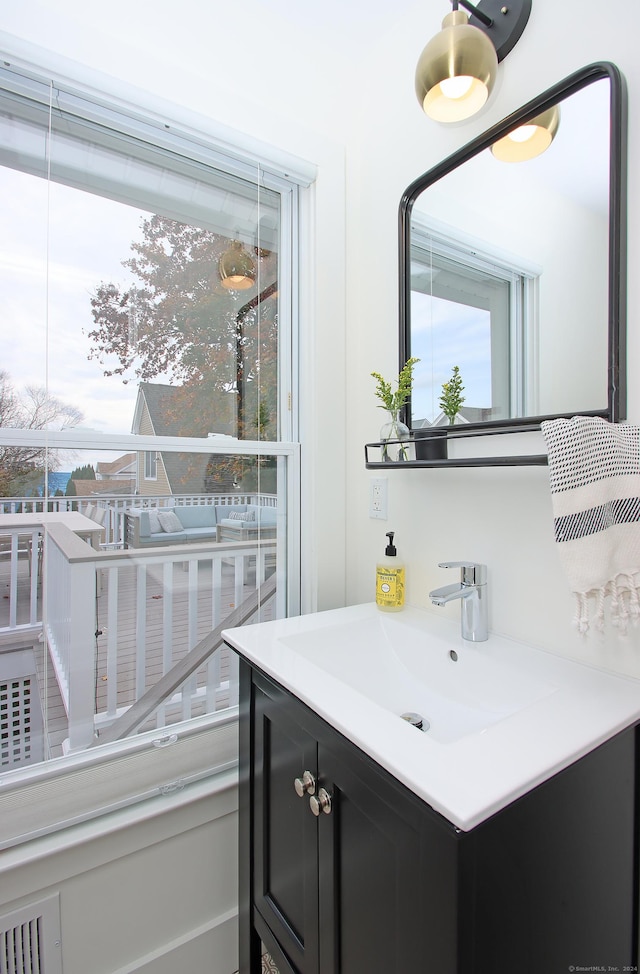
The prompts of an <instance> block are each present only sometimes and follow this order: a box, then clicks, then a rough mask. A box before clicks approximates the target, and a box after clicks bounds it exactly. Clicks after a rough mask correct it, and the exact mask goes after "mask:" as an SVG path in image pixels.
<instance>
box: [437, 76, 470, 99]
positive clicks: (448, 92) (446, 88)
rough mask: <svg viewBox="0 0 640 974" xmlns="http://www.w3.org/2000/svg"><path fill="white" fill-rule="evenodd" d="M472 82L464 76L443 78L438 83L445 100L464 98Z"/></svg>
mask: <svg viewBox="0 0 640 974" xmlns="http://www.w3.org/2000/svg"><path fill="white" fill-rule="evenodd" d="M474 80H475V79H474V78H470V77H469V76H468V75H464V74H462V75H459V76H458V77H457V78H445V79H444V80H443V81H441V82H440V91H441V92H442V94H443V95H444V96H445V98H464V96H465V95H466V94H468V93H469V91H470V90H471V86H472V85H473V82H474Z"/></svg>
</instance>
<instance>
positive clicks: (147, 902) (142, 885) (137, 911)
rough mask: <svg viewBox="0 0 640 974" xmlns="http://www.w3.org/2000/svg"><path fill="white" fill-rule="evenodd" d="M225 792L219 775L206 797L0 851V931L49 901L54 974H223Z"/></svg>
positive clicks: (230, 878) (229, 799) (227, 913)
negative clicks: (12, 917)
mask: <svg viewBox="0 0 640 974" xmlns="http://www.w3.org/2000/svg"><path fill="white" fill-rule="evenodd" d="M236 781H237V777H236V775H235V774H233V773H230V772H228V773H227V774H226V776H225V775H223V776H221V778H220V779H219V780H218V781H217V782H216V783H215V784H214V785H213V786H212V782H211V781H209V782H202V783H200V784H194V785H189V786H188V787H187V788H186V789H185V790H184V792H181V793H179V794H177V795H174V796H165V797H161V796H158V797H157V798H155V799H152V800H151V801H149V802H146V803H144V804H143V805H138V806H134V807H133V808H132V809H129V810H127V809H124V810H122V811H118V812H113V813H112V814H110V815H106V816H104V817H103V818H102V819H100V820H96V821H94V822H88V823H85V824H84V825H78V826H76V827H73V828H70V829H68V830H67V831H66V832H63V833H57V834H55V835H52V836H49V837H43V838H41V839H36V840H34V841H32V842H30V843H28V844H27V845H25V846H18V847H16V848H14V849H8V850H6V851H4V852H3V853H2V856H0V929H6V928H5V927H3V926H2V917H3V916H5V915H6V914H12V913H14V912H17V911H20V910H22V909H24V908H28V907H31V906H32V905H34V904H38V903H39V902H41V900H42V899H43V898H45V897H47V896H51V895H56V894H57V895H58V897H59V911H60V930H61V944H60V945H59V946H58V947H53V948H52V950H53V953H54V954H56V953H61V955H62V968H61V969H62V970H64V974H173V972H175V971H189V972H194V974H196V972H199V971H203V972H204V971H206V972H207V974H232V972H233V971H234V970H236V969H237V963H238V943H237V941H238V924H237V907H238V889H237V865H236V859H237V853H236V849H237V839H238V829H237V808H238V796H237V787H236ZM32 915H33V913H32V912H30V911H29V912H28V913H27V916H28V917H30V916H32ZM15 922H16V921H14V923H15ZM19 922H21V923H22V922H24V920H21V921H19ZM44 936H45V938H46V939H47V940H48V929H47V927H46V925H45V930H44ZM46 946H47V949H48V948H50V947H51V944H50V943H47V945H46ZM48 969H49V968H48V967H47V970H48ZM52 969H53V968H52Z"/></svg>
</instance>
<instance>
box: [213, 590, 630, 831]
mask: <svg viewBox="0 0 640 974" xmlns="http://www.w3.org/2000/svg"><path fill="white" fill-rule="evenodd" d="M223 636H224V638H225V640H226V641H227V643H229V645H231V646H232V647H233V648H235V649H236V650H237V652H238V653H239V655H240V656H241V657H243V658H244V659H245V660H246V661H247V662H248V663H250V664H251V665H252V666H254V667H257V668H258V669H259V670H261V671H262V672H263V673H265V674H266V675H267V676H269V677H272V678H273V679H275V680H276V681H277V682H278V683H280V684H281V685H282V686H283V687H285V689H287V690H289V691H290V692H291V693H293V694H295V696H297V697H298V698H299V699H300V700H302V701H303V703H305V704H307V706H309V707H310V708H311V709H312V710H314V711H315V712H316V713H317V714H319V715H320V716H321V717H322V718H324V719H325V720H326V721H327V722H328V723H329V724H331V725H332V726H333V727H334V728H335V729H336V730H338V731H340V732H341V733H342V734H343V735H344V736H345V737H347V738H348V739H349V740H351V741H352V742H353V743H354V744H356V745H357V746H358V747H359V748H360V749H361V750H362V751H364V752H365V753H366V754H368V755H369V756H370V757H371V758H373V759H374V760H375V761H377V762H378V763H379V764H380V765H381V766H382V767H384V768H385V769H386V770H387V771H389V772H390V774H392V775H393V776H394V777H396V778H397V779H398V780H399V781H401V782H402V783H403V784H405V785H406V786H407V787H408V788H410V789H411V790H412V791H413V792H414V793H415V794H416V795H418V796H419V797H420V798H422V799H423V800H424V801H426V802H428V803H429V804H430V805H431V806H432V808H434V809H436V811H438V812H440V813H441V814H442V815H444V816H445V817H446V818H447V819H448V820H449V821H450V822H452V823H453V824H454V825H456V826H457V827H458V828H460V829H463V830H468V829H471V828H474V827H475V826H476V825H478V824H479V823H480V822H482V821H484V820H486V819H487V818H488V817H490V816H491V815H493V814H495V813H496V812H498V811H499V810H500V809H502V808H504V807H505V806H506V805H507V804H509V803H510V802H512V801H514V800H515V799H517V798H518V797H520V796H522V795H524V794H525V793H526V792H528V791H530V790H531V789H532V788H534V787H536V786H537V785H539V784H541V783H542V782H544V781H546V780H547V779H549V778H550V777H551V776H553V775H555V774H557V773H558V772H560V771H562V770H563V769H565V768H567V767H568V766H569V765H570V764H572V763H573V762H574V761H576V760H578V759H579V758H580V757H582V756H584V755H585V754H587V753H588V752H589V751H591V750H593V749H594V748H596V747H598V746H599V745H600V744H602V743H604V742H605V741H606V740H608V739H609V738H611V737H613V736H614V735H615V734H616V733H618V732H620V731H622V730H624V729H625V728H627V727H629V726H631V725H632V724H634V723H637V722H638V721H640V681H638V680H634V679H632V678H630V677H623V676H617V675H615V674H613V673H609V672H606V671H604V670H600V669H597V668H596V667H593V666H587V665H585V664H582V663H579V662H576V661H574V660H570V659H567V658H564V657H560V656H557V655H555V654H553V653H549V652H545V651H544V650H541V649H537V648H535V647H533V646H528V645H526V644H525V643H522V642H518V641H517V640H512V639H507V638H505V637H501V636H498V635H495V634H490V635H489V639H488V640H487V641H486V642H480V643H472V642H468V641H466V640H463V639H462V637H461V635H460V624H459V621H458V620H457V619H456V620H452V619H447V618H444V617H443V616H441V615H439V614H438V610H435V609H434V610H432V609H419V608H415V607H412V606H407V607H406V608H405V609H404V611H402V612H399V613H383V612H380V611H379V610H378V609H377V607H376V606H375V604H373V603H369V604H366V605H356V606H349V607H347V608H344V609H333V610H329V611H326V612H318V613H314V614H309V615H305V616H298V617H293V618H290V619H280V620H274V621H272V622H264V623H258V624H255V625H250V626H242V627H239V628H237V629H227V630H225V631H224V632H223ZM407 713H412V714H419V715H420V716H421V717H422V720H423V727H422V729H420V728H419V727H417V726H413V725H412V724H411V723H409V722H408V721H407V720H406V719H404V720H403V719H402V716H403V715H406V714H407ZM301 770H302V769H301Z"/></svg>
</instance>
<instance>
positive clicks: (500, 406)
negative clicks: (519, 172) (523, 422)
mask: <svg viewBox="0 0 640 974" xmlns="http://www.w3.org/2000/svg"><path fill="white" fill-rule="evenodd" d="M538 274H539V271H538V270H537V269H536V268H533V267H531V266H526V265H525V263H524V261H523V262H518V260H517V258H516V259H514V257H513V255H512V254H511V255H509V256H508V257H506V256H505V255H501V254H499V253H498V252H496V251H492V250H491V249H490V248H489V247H487V246H486V245H484V244H483V243H482V242H481V241H477V240H471V238H468V237H467V238H465V237H464V236H463V235H462V234H459V233H457V231H444V230H443V229H438V230H436V229H434V228H433V227H431V226H430V227H426V226H422V225H421V224H420V223H419V222H414V223H413V225H412V231H411V354H412V355H413V356H416V357H417V358H419V359H420V362H419V363H418V365H417V366H416V367H415V370H414V384H413V393H412V402H411V425H412V427H413V428H417V427H420V426H428V425H432V424H436V425H445V424H446V423H447V422H448V420H447V418H446V417H445V416H444V414H443V413H442V410H441V408H440V405H439V400H440V396H441V394H442V384H443V382H446V381H447V380H448V379H450V378H451V370H452V369H453V367H454V366H456V365H457V366H458V367H459V369H460V374H461V376H462V380H463V383H464V392H463V395H464V399H465V401H464V405H463V406H462V409H461V410H460V413H459V414H458V417H457V419H456V422H460V423H477V422H484V421H487V420H489V421H490V420H496V419H506V418H508V417H510V416H512V417H513V416H523V415H525V414H526V413H527V412H529V413H531V412H532V411H533V410H534V409H535V404H533V403H531V389H533V388H535V383H534V381H533V379H534V373H535V363H536V361H537V355H536V350H535V343H536V333H537V327H536V307H537V302H536V292H537V280H538ZM525 362H526V363H527V365H526V366H525Z"/></svg>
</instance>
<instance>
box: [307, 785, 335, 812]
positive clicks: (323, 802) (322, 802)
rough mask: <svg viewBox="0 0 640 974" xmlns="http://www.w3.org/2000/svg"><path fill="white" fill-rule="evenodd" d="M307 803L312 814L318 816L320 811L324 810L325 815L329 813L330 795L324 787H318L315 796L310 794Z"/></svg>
mask: <svg viewBox="0 0 640 974" xmlns="http://www.w3.org/2000/svg"><path fill="white" fill-rule="evenodd" d="M309 804H310V806H311V811H312V812H313V814H314V815H316V816H318V815H319V814H320V812H324V814H325V815H331V795H330V794H329V792H328V791H327V790H326V789H325V788H321V789H320V791H319V792H318V797H317V798H316V796H315V795H312V796H311V798H310V799H309Z"/></svg>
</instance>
